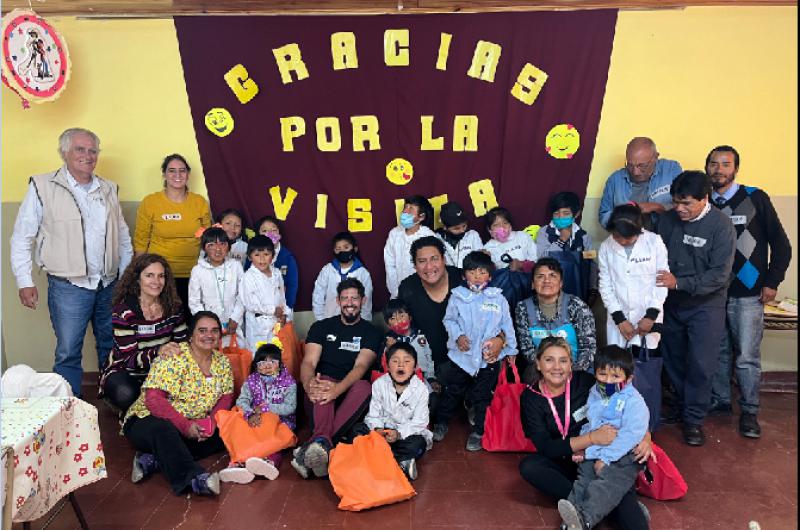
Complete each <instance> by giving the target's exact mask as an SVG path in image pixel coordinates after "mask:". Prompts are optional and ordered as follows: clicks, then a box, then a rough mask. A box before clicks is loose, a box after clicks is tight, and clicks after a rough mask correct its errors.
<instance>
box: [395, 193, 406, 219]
mask: <svg viewBox="0 0 800 530" xmlns="http://www.w3.org/2000/svg"><path fill="white" fill-rule="evenodd" d="M405 207H406V201H405V199H395V200H394V217H395V220H394V224H395V225H397V224H398V223H400V214H401V213H403V208H405Z"/></svg>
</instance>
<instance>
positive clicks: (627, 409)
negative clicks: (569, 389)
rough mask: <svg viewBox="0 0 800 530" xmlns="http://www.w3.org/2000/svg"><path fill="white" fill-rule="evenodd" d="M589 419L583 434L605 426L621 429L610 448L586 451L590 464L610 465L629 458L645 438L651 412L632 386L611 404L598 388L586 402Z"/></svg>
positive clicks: (594, 389) (591, 448)
mask: <svg viewBox="0 0 800 530" xmlns="http://www.w3.org/2000/svg"><path fill="white" fill-rule="evenodd" d="M586 407H587V411H586V418H587V419H588V420H589V421H588V422H587V423H586V424H585V425H584V426H583V428H582V429H581V434H586V433H587V432H589V431H593V430H595V429H597V428H598V427H600V426H601V425H611V426H612V427H614V428H616V429H617V437H616V438H614V441H613V442H611V443H610V444H609V445H590V446H589V447H587V448H586V459H587V460H602V461H603V462H604V463H605V464H606V465H608V464H610V463H611V462H616V461H617V460H619V459H620V458H622V457H623V456H625V455H626V454H628V453H629V452H630V451H631V450H632V449H633V448H634V447H636V446H637V445H638V444H639V442H641V441H642V438H644V435H645V433H646V432H647V427H648V425H649V423H650V411H649V410H648V409H647V404H646V403H645V402H644V398H643V397H642V395H641V394H640V393H639V391H638V390H636V389H635V388H634V387H633V384H632V383H628V384H627V385H625V388H623V389H622V390H620V391H619V392H616V393H615V394H614V395H613V396H611V398H610V399H609V400H608V401H605V400H603V398H601V397H600V392H599V391H598V390H597V385H595V386H593V387H592V389H591V390H590V391H589V399H588V400H587V401H586Z"/></svg>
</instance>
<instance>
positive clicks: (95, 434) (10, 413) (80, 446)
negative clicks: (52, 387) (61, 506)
mask: <svg viewBox="0 0 800 530" xmlns="http://www.w3.org/2000/svg"><path fill="white" fill-rule="evenodd" d="M0 424H1V425H0V427H2V429H0V445H2V449H3V451H5V450H6V449H7V448H11V449H12V450H13V459H14V466H13V469H14V473H13V475H14V476H13V480H12V479H11V477H9V485H10V486H11V487H12V490H11V495H10V500H11V517H12V519H13V521H14V522H23V521H32V520H34V519H37V518H39V517H41V516H43V515H44V514H46V513H47V512H48V511H50V509H51V508H52V507H53V506H55V504H56V503H57V502H58V501H59V500H60V499H62V498H63V497H65V496H66V495H68V494H69V493H72V492H73V491H74V490H76V489H78V488H80V487H81V486H85V485H86V484H91V483H92V482H95V481H97V480H100V479H103V478H106V477H107V473H106V459H105V455H104V454H103V443H102V442H101V441H100V427H99V425H98V423H97V409H96V408H95V407H93V406H92V405H90V404H89V403H86V402H85V401H82V400H80V399H78V398H74V397H70V398H65V397H36V398H3V399H2V400H0Z"/></svg>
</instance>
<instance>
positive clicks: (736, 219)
mask: <svg viewBox="0 0 800 530" xmlns="http://www.w3.org/2000/svg"><path fill="white" fill-rule="evenodd" d="M731 223H733V224H735V225H746V224H747V216H746V215H731Z"/></svg>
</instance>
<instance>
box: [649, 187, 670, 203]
mask: <svg viewBox="0 0 800 530" xmlns="http://www.w3.org/2000/svg"><path fill="white" fill-rule="evenodd" d="M669 187H670V185H669V184H667V185H665V186H661V187H660V188H656V189H654V190H653V193H651V194H650V198H651V199H655V198H656V197H658V196H659V195H666V194H669Z"/></svg>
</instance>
